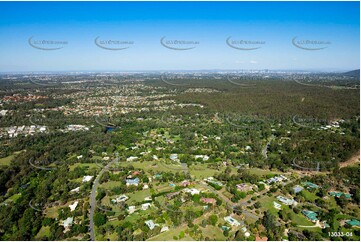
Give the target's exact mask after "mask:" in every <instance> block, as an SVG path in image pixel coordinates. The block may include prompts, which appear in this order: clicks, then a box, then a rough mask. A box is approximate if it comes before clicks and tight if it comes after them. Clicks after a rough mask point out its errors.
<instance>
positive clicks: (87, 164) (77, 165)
mask: <svg viewBox="0 0 361 242" xmlns="http://www.w3.org/2000/svg"><path fill="white" fill-rule="evenodd" d="M76 167H82V168H86V169H92V168H98V169H100V167H99V166H98V165H97V164H95V163H76V164H74V165H71V166H69V170H70V171H73V170H74V169H75V168H76Z"/></svg>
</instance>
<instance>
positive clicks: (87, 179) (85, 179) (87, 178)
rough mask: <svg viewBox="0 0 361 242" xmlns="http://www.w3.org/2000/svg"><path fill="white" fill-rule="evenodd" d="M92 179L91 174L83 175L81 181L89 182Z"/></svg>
mask: <svg viewBox="0 0 361 242" xmlns="http://www.w3.org/2000/svg"><path fill="white" fill-rule="evenodd" d="M92 179H93V176H84V177H83V180H82V182H89V181H91V180H92Z"/></svg>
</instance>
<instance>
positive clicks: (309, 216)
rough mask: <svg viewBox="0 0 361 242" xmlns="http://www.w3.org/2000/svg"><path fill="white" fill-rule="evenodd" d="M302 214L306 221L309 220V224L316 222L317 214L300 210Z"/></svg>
mask: <svg viewBox="0 0 361 242" xmlns="http://www.w3.org/2000/svg"><path fill="white" fill-rule="evenodd" d="M302 214H303V215H305V216H306V217H307V219H308V220H310V221H311V222H314V223H316V222H317V221H318V218H317V213H315V212H313V211H309V210H302Z"/></svg>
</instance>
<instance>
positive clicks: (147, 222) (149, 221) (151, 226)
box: [145, 220, 155, 230]
mask: <svg viewBox="0 0 361 242" xmlns="http://www.w3.org/2000/svg"><path fill="white" fill-rule="evenodd" d="M145 224H146V225H147V226H148V228H149V229H150V230H153V229H154V228H155V224H154V222H153V220H147V221H145Z"/></svg>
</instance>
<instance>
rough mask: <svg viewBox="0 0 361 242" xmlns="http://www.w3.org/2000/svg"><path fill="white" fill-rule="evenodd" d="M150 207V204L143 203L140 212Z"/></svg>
mask: <svg viewBox="0 0 361 242" xmlns="http://www.w3.org/2000/svg"><path fill="white" fill-rule="evenodd" d="M151 206H152V204H151V203H143V204H142V210H147V209H148V208H150V207H151Z"/></svg>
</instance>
